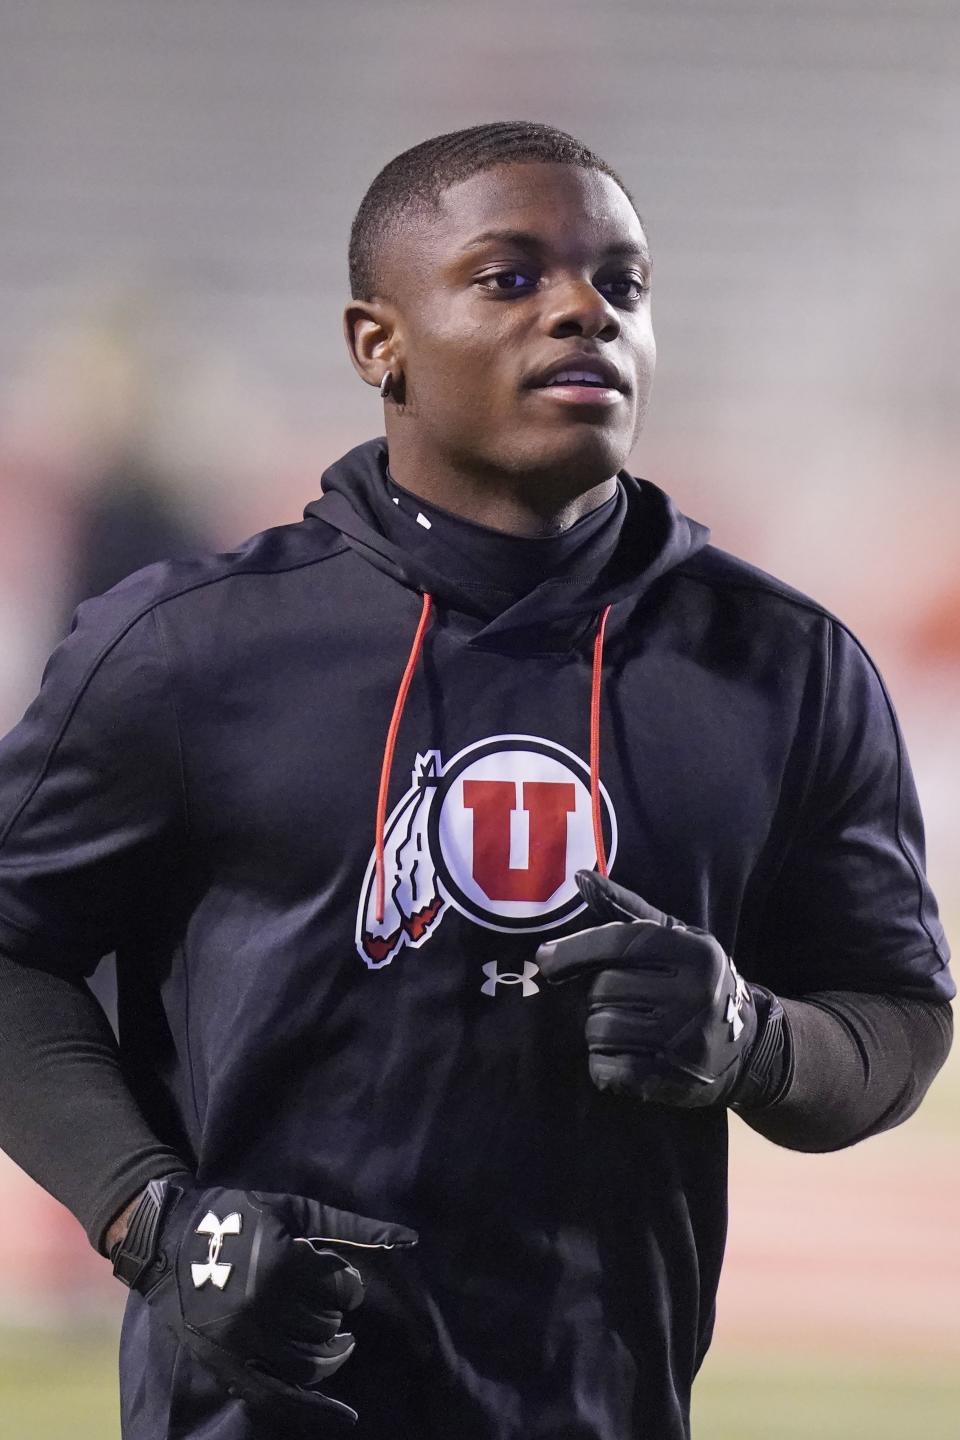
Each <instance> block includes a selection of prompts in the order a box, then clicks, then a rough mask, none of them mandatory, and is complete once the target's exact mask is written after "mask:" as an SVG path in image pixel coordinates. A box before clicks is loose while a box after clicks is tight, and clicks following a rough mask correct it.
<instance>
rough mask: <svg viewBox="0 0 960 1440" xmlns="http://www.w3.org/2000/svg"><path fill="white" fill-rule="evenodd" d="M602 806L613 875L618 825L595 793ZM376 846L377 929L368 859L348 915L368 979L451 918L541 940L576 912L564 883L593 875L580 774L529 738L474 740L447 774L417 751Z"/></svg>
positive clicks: (437, 760) (434, 755) (569, 757)
mask: <svg viewBox="0 0 960 1440" xmlns="http://www.w3.org/2000/svg"><path fill="white" fill-rule="evenodd" d="M601 797H602V802H603V812H604V816H603V818H604V831H605V839H606V843H607V855H608V862H609V863H611V864H612V862H613V859H614V856H615V855H616V849H617V823H616V817H615V815H614V813H613V807H612V805H611V804H610V798H609V796H608V795H607V792H606V790H605V789H604V788H603V786H601ZM384 839H385V846H384V850H385V860H386V881H387V883H386V905H385V911H384V917H383V921H382V922H381V923H379V924H378V923H377V918H376V886H375V856H373V855H371V857H370V863H369V865H368V866H367V873H366V879H365V881H364V888H363V895H362V897H361V901H360V907H359V912H358V915H357V934H356V941H357V950H358V951H359V953H360V956H361V958H362V960H363V961H364V963H365V964H366V965H368V966H369V967H370V968H371V969H373V970H376V969H379V968H380V967H381V966H382V965H389V963H390V961H391V960H392V959H393V958H394V956H395V955H396V954H398V952H399V951H400V950H401V949H402V947H403V946H405V945H408V946H411V947H413V948H417V947H419V946H420V945H422V944H423V943H424V941H425V940H427V939H428V938H429V936H430V935H432V934H433V932H434V931H435V930H436V928H437V926H438V925H439V923H440V921H441V920H442V918H443V916H444V914H445V913H446V911H447V909H448V907H450V906H452V907H453V908H454V909H455V910H458V911H459V912H460V914H461V915H465V916H466V917H467V918H468V919H469V920H472V921H474V922H475V923H476V924H478V925H483V926H485V927H486V928H487V929H489V930H503V931H517V930H529V931H532V930H549V929H551V928H552V927H553V926H555V925H560V924H562V923H563V922H564V921H566V920H569V919H570V917H571V916H573V915H577V914H579V912H580V911H581V910H583V909H584V904H583V901H582V900H581V898H580V892H579V891H578V890H577V887H576V883H575V881H574V876H575V874H576V872H577V871H578V870H591V869H592V868H593V866H594V865H595V863H596V852H595V849H594V835H593V822H592V815H591V807H590V772H589V770H588V768H587V766H586V765H585V764H584V763H583V761H582V760H580V759H579V757H578V756H576V755H574V754H573V753H572V752H571V751H569V750H566V749H564V747H563V746H562V745H556V744H554V743H553V742H552V741H549V740H540V739H538V738H536V737H535V736H532V735H498V736H495V737H494V738H492V739H490V740H481V741H479V742H477V744H475V745H468V746H467V747H466V748H465V749H464V750H461V751H460V752H459V753H458V754H456V755H454V756H453V758H452V759H451V760H448V761H447V763H446V764H444V763H443V761H442V759H441V756H440V752H439V751H437V750H428V751H426V752H425V753H424V754H422V755H418V756H417V760H416V765H415V766H414V771H413V776H412V781H411V786H410V789H409V790H408V791H407V793H406V794H405V795H404V797H403V799H402V800H401V801H400V803H399V805H397V806H396V808H395V809H394V811H393V813H392V814H391V815H390V818H389V820H388V822H387V828H386V834H385V837H384ZM521 978H522V977H521ZM501 983H502V982H501ZM524 993H526V992H524Z"/></svg>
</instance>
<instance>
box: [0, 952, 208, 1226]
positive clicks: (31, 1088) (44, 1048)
mask: <svg viewBox="0 0 960 1440" xmlns="http://www.w3.org/2000/svg"><path fill="white" fill-rule="evenodd" d="M0 1148H2V1149H3V1150H5V1151H6V1153H7V1154H8V1155H9V1156H10V1158H11V1159H12V1160H14V1161H16V1163H17V1164H18V1165H20V1166H21V1167H22V1168H23V1169H24V1170H26V1172H27V1173H28V1174H29V1175H31V1176H32V1177H33V1178H34V1180H36V1181H37V1182H38V1183H39V1184H40V1185H42V1186H43V1188H44V1189H45V1190H47V1191H49V1192H50V1194H51V1195H54V1196H56V1198H57V1199H58V1200H60V1201H61V1202H62V1203H63V1204H64V1205H66V1207H67V1209H68V1210H70V1211H72V1213H73V1214H74V1215H75V1216H76V1217H77V1219H78V1220H79V1221H80V1223H81V1224H82V1225H83V1227H84V1229H85V1230H86V1232H87V1235H88V1237H89V1239H90V1243H91V1245H93V1246H94V1247H95V1248H96V1249H98V1250H100V1251H101V1253H103V1254H109V1252H110V1249H111V1246H112V1244H113V1243H115V1242H116V1241H117V1240H118V1239H121V1238H122V1235H121V1231H122V1230H123V1233H125V1230H124V1227H123V1226H122V1225H114V1226H113V1228H112V1230H111V1231H109V1232H108V1229H107V1227H108V1226H110V1225H111V1222H113V1221H114V1220H115V1219H116V1217H117V1216H118V1213H119V1212H120V1211H124V1213H125V1215H126V1212H127V1211H129V1210H130V1209H132V1203H128V1202H135V1200H136V1198H137V1197H138V1196H139V1194H140V1192H141V1191H142V1189H143V1187H144V1186H145V1185H146V1183H147V1181H148V1180H152V1179H155V1178H158V1177H160V1176H163V1175H169V1174H171V1173H173V1172H174V1171H183V1170H185V1169H187V1168H188V1167H187V1166H186V1165H185V1164H184V1162H183V1159H182V1158H181V1157H180V1156H179V1155H177V1154H176V1152H175V1151H173V1150H171V1149H170V1148H169V1147H168V1146H167V1145H164V1144H163V1143H162V1142H161V1141H159V1140H158V1139H157V1138H156V1136H155V1135H154V1134H153V1133H152V1131H151V1130H150V1128H149V1127H148V1125H147V1123H146V1121H145V1120H144V1118H143V1116H142V1115H141V1113H140V1110H139V1108H138V1106H137V1104H136V1102H135V1100H134V1098H133V1096H132V1095H131V1094H130V1091H129V1090H128V1088H127V1085H126V1081H125V1080H124V1077H123V1071H122V1069H121V1065H120V1054H119V1051H118V1049H117V1044H116V1041H115V1040H114V1037H113V1032H112V1031H111V1029H110V1026H109V1025H108V1024H107V1020H106V1016H105V1015H104V1013H103V1011H102V1010H101V1008H100V1006H99V1005H98V1003H97V1001H96V999H95V998H94V996H93V995H92V994H91V992H90V990H89V988H88V987H87V986H86V984H85V983H84V982H83V981H82V980H72V979H67V978H65V977H64V976H62V975H56V974H52V973H50V972H48V971H46V970H41V969H36V968H32V967H30V966H29V965H24V964H21V963H19V962H18V961H15V960H12V959H10V958H9V957H8V956H6V955H3V954H0Z"/></svg>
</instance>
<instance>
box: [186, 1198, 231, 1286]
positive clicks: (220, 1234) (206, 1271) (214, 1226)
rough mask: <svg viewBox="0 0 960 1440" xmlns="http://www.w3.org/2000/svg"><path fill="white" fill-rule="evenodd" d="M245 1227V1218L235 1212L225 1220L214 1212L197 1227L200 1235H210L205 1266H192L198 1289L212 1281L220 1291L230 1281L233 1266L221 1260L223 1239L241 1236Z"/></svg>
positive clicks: (209, 1212)
mask: <svg viewBox="0 0 960 1440" xmlns="http://www.w3.org/2000/svg"><path fill="white" fill-rule="evenodd" d="M242 1225H243V1217H242V1216H241V1215H239V1214H238V1213H237V1211H236V1210H234V1212H233V1214H232V1215H228V1216H227V1218H226V1219H225V1220H218V1219H217V1217H216V1215H214V1213H213V1211H212V1210H208V1211H207V1213H206V1215H204V1217H203V1219H202V1220H201V1221H200V1224H199V1225H198V1226H197V1234H198V1235H209V1237H210V1241H209V1246H208V1249H207V1258H206V1261H205V1263H204V1264H202V1265H198V1264H193V1265H191V1266H190V1273H191V1275H192V1276H193V1283H194V1285H195V1286H196V1287H197V1289H198V1290H199V1289H201V1288H202V1287H203V1286H204V1285H206V1283H207V1281H208V1280H212V1281H213V1283H214V1285H216V1287H217V1289H218V1290H222V1289H223V1287H224V1285H226V1283H227V1281H228V1280H229V1279H230V1271H231V1270H232V1269H233V1266H232V1265H230V1264H227V1263H226V1262H225V1261H221V1259H220V1251H221V1250H222V1249H223V1238H224V1236H225V1235H239V1234H240V1230H241V1227H242Z"/></svg>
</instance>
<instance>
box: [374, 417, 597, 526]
mask: <svg viewBox="0 0 960 1440" xmlns="http://www.w3.org/2000/svg"><path fill="white" fill-rule="evenodd" d="M388 444H389V451H390V474H391V475H392V476H393V478H394V480H395V481H396V482H397V484H398V485H400V486H402V487H403V489H404V490H408V491H409V492H410V493H411V494H412V495H418V496H420V497H421V499H423V500H427V501H429V502H430V503H431V504H432V505H436V506H438V507H439V508H440V509H441V510H446V511H448V512H449V513H450V514H451V515H459V516H460V517H461V518H462V519H464V520H471V521H472V522H473V523H474V524H475V525H485V526H486V527H487V529H489V530H500V531H502V532H503V533H504V534H505V535H519V536H525V537H528V538H532V539H539V538H542V537H544V536H550V535H562V534H563V532H564V531H565V530H569V529H570V527H571V526H572V525H576V523H577V521H578V520H582V519H583V517H584V516H585V515H589V514H590V512H591V510H596V509H597V508H598V506H600V505H603V504H605V503H606V501H607V500H609V499H611V498H612V496H613V495H614V494H615V493H616V488H617V479H616V476H613V477H611V478H610V479H609V480H601V481H600V483H599V484H597V485H593V486H591V487H590V488H588V489H586V490H583V491H581V492H579V493H575V494H570V493H569V491H568V489H567V493H565V488H564V487H563V486H562V485H558V484H557V482H556V478H555V477H554V478H552V479H550V478H547V477H544V476H543V475H516V474H505V473H503V472H496V471H489V472H486V473H483V474H479V473H476V472H471V471H466V470H462V469H459V468H457V467H455V466H451V465H450V464H449V463H445V462H443V461H438V460H437V458H436V457H435V456H430V457H429V458H427V457H420V456H418V455H416V454H411V453H410V451H409V449H408V447H406V446H399V447H397V446H395V445H394V444H393V443H390V442H389V440H388Z"/></svg>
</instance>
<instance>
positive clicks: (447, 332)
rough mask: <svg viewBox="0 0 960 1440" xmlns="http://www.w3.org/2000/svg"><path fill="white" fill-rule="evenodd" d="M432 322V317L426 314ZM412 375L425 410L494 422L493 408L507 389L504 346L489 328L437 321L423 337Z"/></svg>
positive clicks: (420, 405)
mask: <svg viewBox="0 0 960 1440" xmlns="http://www.w3.org/2000/svg"><path fill="white" fill-rule="evenodd" d="M424 318H425V321H426V322H427V323H428V324H429V317H424ZM413 351H414V353H415V354H416V357H417V359H416V363H415V365H413V366H411V369H410V379H411V382H412V385H413V388H414V390H415V392H416V396H417V404H418V408H419V409H420V411H421V413H424V414H433V415H435V416H436V417H437V418H438V419H440V418H441V417H443V418H445V419H448V421H449V422H452V423H455V424H457V425H458V426H460V425H462V424H463V421H464V420H467V421H468V422H469V421H471V420H473V421H475V422H476V423H477V424H480V423H481V422H483V423H486V424H489V420H490V418H491V417H490V408H491V406H493V405H494V403H495V397H496V396H497V394H498V393H499V392H500V391H502V390H503V388H504V375H503V370H504V365H503V346H502V343H501V341H500V338H499V337H498V336H497V335H491V333H490V330H489V328H488V327H486V326H484V327H483V328H482V329H481V328H480V327H479V326H472V325H469V324H459V325H457V326H455V327H454V326H453V325H450V324H449V323H448V324H447V325H443V324H437V325H433V326H431V327H430V328H429V331H428V333H425V334H423V335H422V336H420V337H418V338H417V340H416V343H415V345H414V346H413Z"/></svg>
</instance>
